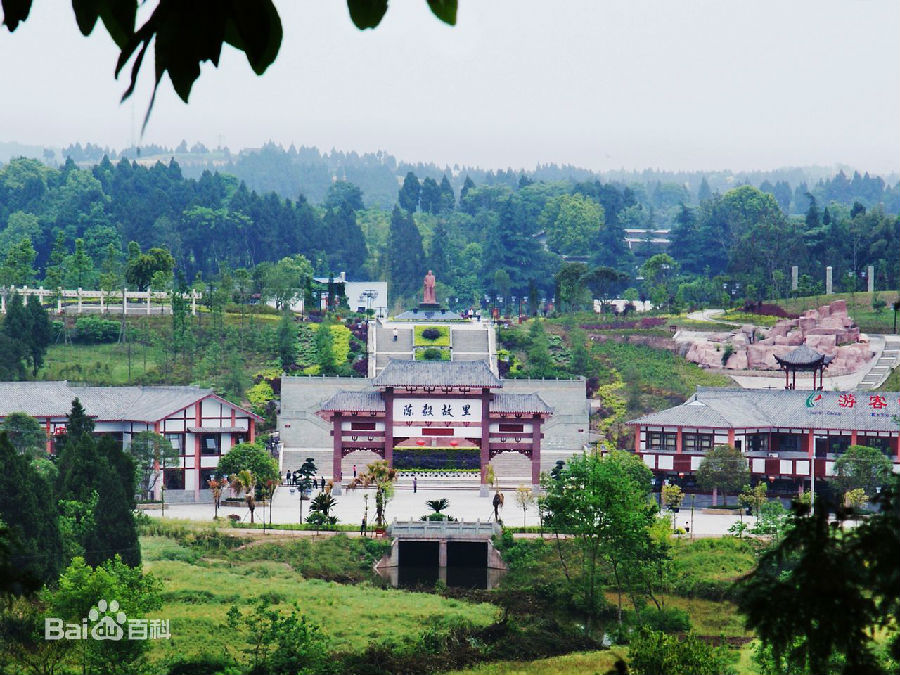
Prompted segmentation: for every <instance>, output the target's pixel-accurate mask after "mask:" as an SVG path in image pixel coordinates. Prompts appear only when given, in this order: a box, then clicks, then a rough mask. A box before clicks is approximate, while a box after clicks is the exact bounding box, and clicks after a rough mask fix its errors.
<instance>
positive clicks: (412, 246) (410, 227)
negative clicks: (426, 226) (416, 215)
mask: <svg viewBox="0 0 900 675" xmlns="http://www.w3.org/2000/svg"><path fill="white" fill-rule="evenodd" d="M387 258H388V275H389V281H390V284H391V295H392V296H393V297H394V298H398V299H399V298H402V297H405V298H410V297H412V296H413V295H415V294H416V292H417V291H418V289H419V288H420V286H421V284H422V279H423V278H424V276H425V272H427V270H426V269H425V251H424V249H423V248H422V235H421V234H420V233H419V228H418V227H416V222H415V220H413V217H412V214H411V213H408V212H406V211H404V210H403V209H401V208H399V207H397V206H395V207H394V211H393V213H391V228H390V231H389V234H388V247H387Z"/></svg>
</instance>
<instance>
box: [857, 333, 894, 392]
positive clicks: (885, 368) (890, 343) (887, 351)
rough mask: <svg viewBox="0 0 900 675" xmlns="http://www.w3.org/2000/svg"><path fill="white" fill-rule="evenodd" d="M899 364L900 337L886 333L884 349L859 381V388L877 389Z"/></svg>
mask: <svg viewBox="0 0 900 675" xmlns="http://www.w3.org/2000/svg"><path fill="white" fill-rule="evenodd" d="M898 365H900V337H898V336H896V335H885V336H884V349H882V350H881V354H880V355H879V357H878V361H876V362H875V365H873V366H872V368H871V369H870V370H869V372H868V373H867V374H866V376H865V377H864V378H863V379H862V381H861V382H860V383H859V388H860V389H875V388H876V387H879V386H880V385H881V383H882V382H884V381H885V380H886V379H887V378H888V376H889V375H890V374H891V371H892V370H893V369H894V368H896V367H897V366H898Z"/></svg>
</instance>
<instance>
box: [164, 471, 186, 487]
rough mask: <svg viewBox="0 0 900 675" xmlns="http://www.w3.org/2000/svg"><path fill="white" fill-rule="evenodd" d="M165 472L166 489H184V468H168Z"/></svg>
mask: <svg viewBox="0 0 900 675" xmlns="http://www.w3.org/2000/svg"><path fill="white" fill-rule="evenodd" d="M163 473H164V478H163V485H165V486H166V490H184V469H166V470H165V471H164V472H163Z"/></svg>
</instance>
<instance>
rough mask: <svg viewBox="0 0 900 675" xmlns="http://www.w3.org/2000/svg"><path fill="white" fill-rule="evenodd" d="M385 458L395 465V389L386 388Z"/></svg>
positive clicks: (389, 464)
mask: <svg viewBox="0 0 900 675" xmlns="http://www.w3.org/2000/svg"><path fill="white" fill-rule="evenodd" d="M384 460H385V461H386V462H387V463H388V466H394V389H393V388H392V387H388V388H387V389H385V390H384Z"/></svg>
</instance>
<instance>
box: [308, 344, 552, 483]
mask: <svg viewBox="0 0 900 675" xmlns="http://www.w3.org/2000/svg"><path fill="white" fill-rule="evenodd" d="M501 387H503V382H502V381H501V380H500V379H499V378H498V377H497V376H496V375H494V373H493V372H491V369H490V368H489V367H488V364H487V363H486V362H485V361H448V362H434V361H432V362H429V361H404V360H392V361H390V362H389V364H388V365H387V367H386V368H385V369H384V370H383V371H382V372H381V373H380V374H379V375H378V376H377V377H375V378H374V379H372V380H371V389H368V390H364V391H339V392H337V393H335V394H334V395H333V396H331V397H330V398H329V399H328V400H327V401H325V402H324V403H323V404H322V406H321V409H320V410H318V412H317V414H318V415H319V417H321V418H322V419H324V420H326V421H328V422H329V423H330V424H331V427H332V429H331V435H332V439H333V449H332V475H333V478H334V482H335V484H336V485H340V483H341V480H342V478H343V469H342V463H343V459H344V457H346V456H347V455H349V454H350V453H353V452H356V451H358V450H369V451H373V452H375V453H376V454H377V455H378V456H379V457H381V458H382V459H385V460H387V462H388V463H389V464H390V465H391V466H394V465H395V463H396V462H395V460H396V459H398V458H399V457H400V456H402V455H403V454H404V453H410V454H412V455H416V456H418V457H419V458H420V459H419V461H421V457H422V456H423V455H425V454H427V453H435V452H451V453H455V454H465V453H466V452H468V454H470V455H471V456H472V458H473V459H474V460H475V461H477V465H476V466H478V467H480V470H481V484H482V486H485V484H486V471H487V467H488V465H489V464H490V462H491V459H493V458H494V457H495V456H496V455H499V454H500V453H503V452H514V453H520V454H521V455H523V456H524V457H526V458H527V459H528V460H529V462H530V464H531V482H532V484H534V485H537V484H538V482H539V480H540V472H541V440H542V438H543V433H542V428H543V426H544V424H545V422H546V420H547V419H548V418H549V417H550V415H551V414H552V410H551V409H550V406H548V405H547V403H545V402H544V400H543V399H542V398H541V396H540V395H538V394H537V393H502V392H499V391H498V390H499V389H500V388H501Z"/></svg>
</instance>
